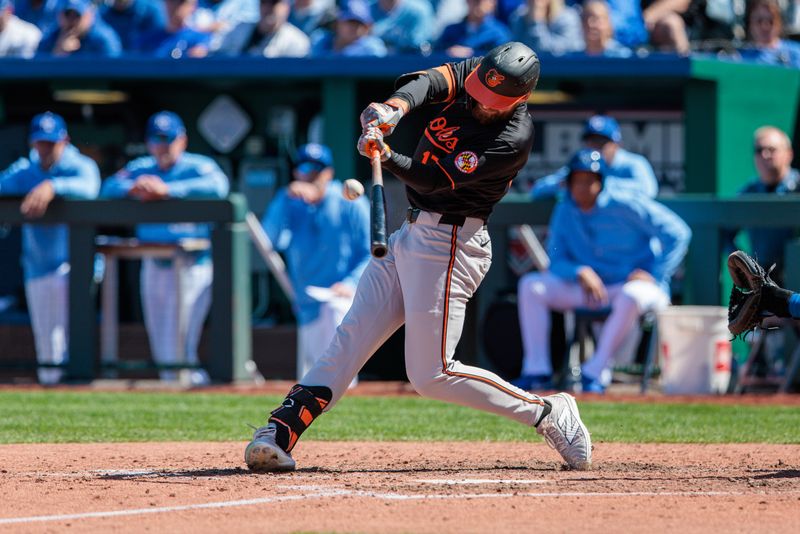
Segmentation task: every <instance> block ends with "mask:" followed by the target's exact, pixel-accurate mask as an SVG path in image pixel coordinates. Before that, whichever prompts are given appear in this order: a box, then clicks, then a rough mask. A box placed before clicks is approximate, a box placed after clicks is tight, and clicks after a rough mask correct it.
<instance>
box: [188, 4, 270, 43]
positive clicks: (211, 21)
mask: <svg viewBox="0 0 800 534" xmlns="http://www.w3.org/2000/svg"><path fill="white" fill-rule="evenodd" d="M258 4H259V0H198V4H197V9H195V11H194V13H193V14H192V16H191V17H190V19H189V20H188V21H187V23H186V24H187V26H189V27H190V28H192V29H195V30H197V31H200V32H204V33H210V34H211V43H210V47H211V50H215V49H217V48H219V46H220V43H221V42H222V40H223V39H224V38H225V36H226V35H227V34H228V32H230V31H231V30H232V29H233V28H234V27H236V26H237V25H238V24H240V23H243V22H245V23H246V22H249V23H255V22H258V20H259V18H260V17H259V5H258Z"/></svg>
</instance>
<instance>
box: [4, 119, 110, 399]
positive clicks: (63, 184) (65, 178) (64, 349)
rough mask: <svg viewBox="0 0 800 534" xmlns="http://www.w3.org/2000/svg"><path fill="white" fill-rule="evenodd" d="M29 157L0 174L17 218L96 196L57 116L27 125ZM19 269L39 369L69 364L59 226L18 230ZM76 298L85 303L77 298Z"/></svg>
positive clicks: (64, 233)
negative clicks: (14, 199)
mask: <svg viewBox="0 0 800 534" xmlns="http://www.w3.org/2000/svg"><path fill="white" fill-rule="evenodd" d="M28 140H29V142H30V145H31V151H30V155H29V156H28V157H27V158H20V159H19V160H17V161H16V162H14V164H12V165H11V166H10V167H9V168H8V169H6V170H5V171H3V172H2V173H0V195H24V196H25V198H24V200H23V201H22V206H21V210H22V214H23V215H24V216H25V217H26V218H28V219H31V220H33V219H37V218H39V217H41V216H42V215H44V213H45V212H46V211H47V207H48V206H49V204H50V202H51V201H52V200H53V199H54V198H55V197H67V198H83V199H91V198H95V197H96V196H97V192H98V191H99V190H100V171H99V170H98V168H97V164H96V163H95V162H94V161H93V160H92V159H91V158H88V157H86V156H84V155H82V154H81V153H80V152H78V149H77V148H75V147H74V146H73V145H72V144H70V142H69V135H68V134H67V125H66V123H65V122H64V119H63V118H61V116H60V115H56V114H55V113H50V112H49V111H48V112H46V113H42V114H41V115H36V116H35V117H34V118H33V120H32V121H31V130H30V136H29V137H28ZM22 266H23V270H24V272H25V296H26V298H27V301H28V310H29V311H30V316H31V326H32V327H33V336H34V341H35V344H36V358H37V360H38V362H39V363H41V364H56V365H58V364H66V363H67V362H68V361H69V353H68V348H69V338H68V335H67V334H68V333H69V316H68V288H69V231H68V229H67V226H66V225H64V224H57V225H42V224H25V225H23V226H22ZM75 298H86V295H76V296H75ZM38 377H39V382H40V383H41V384H46V385H52V384H56V383H58V382H59V381H60V380H61V378H62V377H63V369H61V368H49V367H40V368H39V370H38Z"/></svg>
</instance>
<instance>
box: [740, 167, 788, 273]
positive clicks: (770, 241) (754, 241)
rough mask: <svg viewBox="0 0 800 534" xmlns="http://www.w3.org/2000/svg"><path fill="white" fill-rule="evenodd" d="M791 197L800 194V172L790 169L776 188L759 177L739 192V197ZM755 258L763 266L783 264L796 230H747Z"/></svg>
mask: <svg viewBox="0 0 800 534" xmlns="http://www.w3.org/2000/svg"><path fill="white" fill-rule="evenodd" d="M752 193H755V194H759V193H761V194H774V195H790V194H796V193H800V172H799V171H797V170H796V169H790V170H789V173H788V174H787V175H786V176H785V177H784V179H783V180H781V182H780V183H779V184H778V185H777V186H776V187H775V188H767V186H766V185H764V182H762V181H761V180H760V179H759V177H758V176H756V177H754V178H753V179H752V180H751V181H750V182H748V183H747V184H746V185H745V186H744V187H742V188H741V189H740V190H739V195H748V194H752ZM746 232H747V234H748V236H749V238H750V245H751V247H752V251H753V256H754V257H755V258H756V259H757V260H758V262H759V263H761V264H762V265H766V266H767V267H769V266H770V265H772V264H773V263H776V264H778V265H782V264H783V249H784V247H785V246H786V242H787V241H789V240H790V239H791V238H792V237H793V236H794V228H747V229H746Z"/></svg>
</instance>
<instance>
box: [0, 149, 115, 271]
mask: <svg viewBox="0 0 800 534" xmlns="http://www.w3.org/2000/svg"><path fill="white" fill-rule="evenodd" d="M46 180H50V181H51V182H52V184H53V191H54V192H55V194H56V196H59V197H64V198H73V199H93V198H95V197H97V193H98V191H99V190H100V171H99V169H98V168H97V164H96V163H95V162H94V160H92V159H91V158H89V157H87V156H84V155H83V154H81V153H80V152H79V151H78V149H77V148H75V147H74V146H73V145H67V146H66V147H65V148H64V152H63V154H62V155H61V158H60V159H59V160H58V161H57V162H56V163H54V164H53V165H52V166H51V167H50V168H49V169H48V170H46V171H45V170H43V169H42V168H41V167H40V166H39V154H38V152H36V150H31V152H30V155H29V157H28V158H20V159H19V160H17V161H16V162H15V163H13V164H12V165H11V166H10V167H9V168H8V169H6V170H5V171H4V172H3V173H2V174H0V195H5V196H23V195H26V194H28V193H29V192H30V191H31V190H32V189H34V188H35V187H36V186H38V185H39V184H41V183H42V182H44V181H46ZM68 261H69V232H68V229H67V226H66V225H64V224H56V225H51V224H25V225H23V226H22V264H23V268H24V271H25V278H26V280H30V279H33V278H38V277H41V276H44V275H47V274H50V273H53V272H55V271H56V270H58V268H59V267H61V265H62V264H64V263H67V262H68Z"/></svg>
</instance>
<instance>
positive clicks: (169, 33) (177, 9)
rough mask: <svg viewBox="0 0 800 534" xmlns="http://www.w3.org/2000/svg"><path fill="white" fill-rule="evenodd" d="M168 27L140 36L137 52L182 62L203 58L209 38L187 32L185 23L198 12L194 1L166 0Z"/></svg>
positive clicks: (209, 36)
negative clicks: (189, 58)
mask: <svg viewBox="0 0 800 534" xmlns="http://www.w3.org/2000/svg"><path fill="white" fill-rule="evenodd" d="M165 5H166V8H167V25H166V26H165V27H164V28H160V29H154V30H152V31H149V32H145V33H142V34H141V36H140V43H139V46H138V47H137V49H138V50H139V51H141V52H143V53H145V54H148V55H151V56H154V57H170V58H172V59H181V58H186V57H194V58H198V57H205V56H206V55H208V48H209V44H210V42H211V34H210V33H205V32H200V31H197V30H194V29H192V28H190V27H189V26H188V25H187V21H188V20H189V18H190V17H191V16H192V13H194V11H195V9H196V8H197V0H166V2H165Z"/></svg>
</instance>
